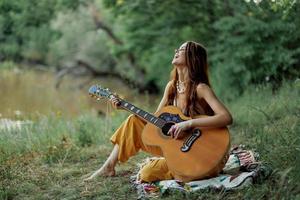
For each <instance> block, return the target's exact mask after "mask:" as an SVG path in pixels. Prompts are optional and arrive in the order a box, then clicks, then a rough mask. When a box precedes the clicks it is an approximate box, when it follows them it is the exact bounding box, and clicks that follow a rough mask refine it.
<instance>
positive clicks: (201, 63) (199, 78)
mask: <svg viewBox="0 0 300 200" xmlns="http://www.w3.org/2000/svg"><path fill="white" fill-rule="evenodd" d="M185 60H186V65H187V67H188V75H189V82H188V84H187V89H186V94H188V95H187V96H186V102H187V104H186V109H185V114H186V115H188V116H191V117H193V116H194V115H196V114H199V113H196V108H195V107H196V106H195V102H196V100H197V91H196V89H197V85H198V84H199V83H205V84H206V85H208V86H210V83H209V78H208V64H207V53H206V49H205V48H204V47H203V46H202V45H201V44H199V43H196V42H193V41H187V42H186V47H185ZM170 79H171V81H172V85H171V87H170V89H169V94H168V101H167V105H173V102H174V99H175V98H176V96H177V90H176V83H177V81H178V72H177V70H176V68H174V69H173V70H172V71H171V76H170ZM203 109H204V112H205V113H211V109H209V108H207V107H204V108H203Z"/></svg>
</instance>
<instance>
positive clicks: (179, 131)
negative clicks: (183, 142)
mask: <svg viewBox="0 0 300 200" xmlns="http://www.w3.org/2000/svg"><path fill="white" fill-rule="evenodd" d="M190 128H191V122H190V120H188V121H184V122H179V123H177V124H174V125H173V126H171V128H170V130H169V134H171V136H172V138H175V139H181V138H183V136H184V135H185V131H186V130H189V129H190Z"/></svg>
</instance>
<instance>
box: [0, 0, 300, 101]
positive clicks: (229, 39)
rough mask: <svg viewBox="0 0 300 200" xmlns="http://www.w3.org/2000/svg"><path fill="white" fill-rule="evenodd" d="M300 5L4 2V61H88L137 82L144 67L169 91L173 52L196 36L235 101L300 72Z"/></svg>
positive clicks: (219, 85) (0, 54) (0, 50)
mask: <svg viewBox="0 0 300 200" xmlns="http://www.w3.org/2000/svg"><path fill="white" fill-rule="evenodd" d="M91 8H93V9H94V10H95V11H96V14H97V16H98V20H100V22H101V23H102V25H103V24H104V25H105V26H106V28H107V29H106V30H105V28H103V27H102V28H101V26H99V24H98V25H97V22H96V21H95V18H94V17H95V16H93V14H92V13H93V12H91V10H92V9H91ZM299 9H300V2H299V1H286V0H280V1H269V0H262V1H258V0H257V1H248V0H247V1H238V2H233V1H220V0H202V1H201V2H199V1H177V0H176V1H158V0H151V1H123V0H90V1H81V0H76V1H70V0H55V1H53V2H52V3H51V4H49V3H47V1H45V0H42V1H37V0H34V1H33V2H32V1H31V2H29V1H21V0H19V1H8V0H3V1H1V3H0V28H1V31H0V44H1V45H0V59H1V60H13V61H16V62H23V61H31V62H34V63H43V64H45V65H47V66H56V67H57V68H60V67H70V66H74V65H77V61H78V60H82V61H84V62H85V63H87V64H89V65H90V66H92V67H94V68H96V69H97V70H99V71H101V72H104V71H107V70H112V71H113V72H114V73H115V72H117V73H119V74H120V75H121V76H125V77H128V78H130V79H131V80H134V79H138V78H140V77H141V76H140V74H139V73H138V72H137V71H139V70H140V71H144V72H145V77H144V76H142V78H143V79H145V80H143V81H145V82H151V81H152V82H154V83H155V84H158V85H159V86H160V88H161V89H162V88H163V87H164V85H165V84H166V82H167V80H168V79H169V72H170V70H171V68H172V66H171V60H172V57H173V49H174V48H177V47H178V46H179V45H180V44H181V43H183V42H184V41H187V40H194V41H197V42H200V43H202V44H203V45H204V46H206V47H207V49H208V54H209V63H210V74H211V79H212V82H213V87H214V88H215V89H216V92H217V94H218V95H219V96H221V97H222V98H223V99H226V100H232V99H233V98H235V97H236V96H237V95H239V94H241V93H242V92H243V91H244V90H245V88H246V87H247V86H248V85H255V84H258V83H263V82H268V81H269V82H271V83H272V84H273V88H274V89H276V88H277V87H278V85H280V83H281V81H282V80H283V79H284V78H285V79H295V78H297V77H298V76H299V72H298V71H297V70H296V69H297V67H299V63H300V61H299V58H300V48H299V42H300V34H299V29H298V27H299V25H300V19H299V17H298V13H299ZM98 22H99V21H98ZM107 30H109V31H111V33H113V34H114V36H115V37H116V38H117V40H118V41H119V42H116V39H112V36H111V35H109V31H107ZM133 65H135V66H133ZM110 72H111V71H110ZM227 91H228V92H227Z"/></svg>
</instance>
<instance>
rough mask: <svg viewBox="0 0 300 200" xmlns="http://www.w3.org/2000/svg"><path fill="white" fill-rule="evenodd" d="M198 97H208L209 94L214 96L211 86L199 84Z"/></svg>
mask: <svg viewBox="0 0 300 200" xmlns="http://www.w3.org/2000/svg"><path fill="white" fill-rule="evenodd" d="M196 89H197V95H198V97H201V98H202V97H204V96H206V95H208V94H213V90H212V89H211V87H210V86H208V85H207V84H205V83H199V84H198V85H197V88H196Z"/></svg>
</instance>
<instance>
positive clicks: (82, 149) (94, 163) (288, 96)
mask: <svg viewBox="0 0 300 200" xmlns="http://www.w3.org/2000/svg"><path fill="white" fill-rule="evenodd" d="M299 91H300V83H299V82H292V83H285V84H284V85H283V86H282V88H281V89H280V90H279V91H277V92H276V93H275V94H273V93H272V91H271V89H270V87H269V86H259V87H257V88H249V90H248V91H246V92H245V94H244V95H243V96H241V97H239V98H238V99H237V100H235V101H234V102H230V103H229V104H228V107H229V109H230V110H231V112H232V114H233V117H234V124H233V125H232V126H231V127H230V131H231V136H232V143H233V144H240V143H242V144H245V145H247V146H249V148H253V149H256V150H257V151H258V152H259V153H260V156H261V160H263V161H265V162H266V163H268V164H269V165H270V166H271V167H272V168H273V170H274V172H273V173H272V175H271V176H270V177H269V179H268V180H266V181H264V182H262V183H258V184H255V185H253V186H251V187H248V188H245V189H243V190H237V191H232V192H224V191H219V192H215V191H209V190H204V191H199V192H196V193H192V194H182V193H179V192H176V191H174V192H170V193H169V194H168V195H166V196H163V197H161V198H162V199H299V198H300V195H299V194H300V185H299V180H300V172H299V169H300V159H299V151H300V141H299V140H300V137H299V133H300V128H299V122H300V120H299V119H300V118H299V117H300V112H299V111H300V102H299V99H300V98H299V97H300V94H299ZM126 116H127V113H126V112H122V111H113V112H112V113H110V115H109V116H108V117H107V118H105V117H99V116H97V115H96V114H95V113H94V112H85V113H81V114H80V115H78V116H77V117H74V118H72V119H68V118H64V117H61V116H60V115H57V114H50V115H38V116H35V117H32V116H31V118H32V119H35V120H34V123H33V125H30V126H27V127H26V128H25V129H23V130H19V131H11V132H7V131H1V132H0V199H136V198H137V194H136V191H135V190H134V189H133V188H132V187H131V184H130V183H129V177H130V176H131V175H132V174H133V173H134V171H135V170H136V163H138V162H139V161H140V160H141V159H142V158H144V157H145V156H146V155H145V154H144V153H141V154H139V155H138V156H136V157H134V158H132V159H130V160H129V162H127V163H125V164H122V165H118V166H117V173H118V176H116V177H113V178H103V177H99V178H97V179H96V180H95V181H92V182H90V183H83V181H82V180H83V179H84V177H85V176H86V175H87V174H89V173H90V172H93V171H94V170H96V169H97V168H98V167H100V165H101V164H102V163H103V162H104V161H105V158H106V157H107V156H108V155H109V153H110V151H111V149H112V145H111V144H110V142H109V138H110V136H111V134H112V133H113V131H114V130H115V129H116V128H117V127H118V126H119V125H120V123H121V122H122V121H123V120H124V119H125V118H126Z"/></svg>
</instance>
